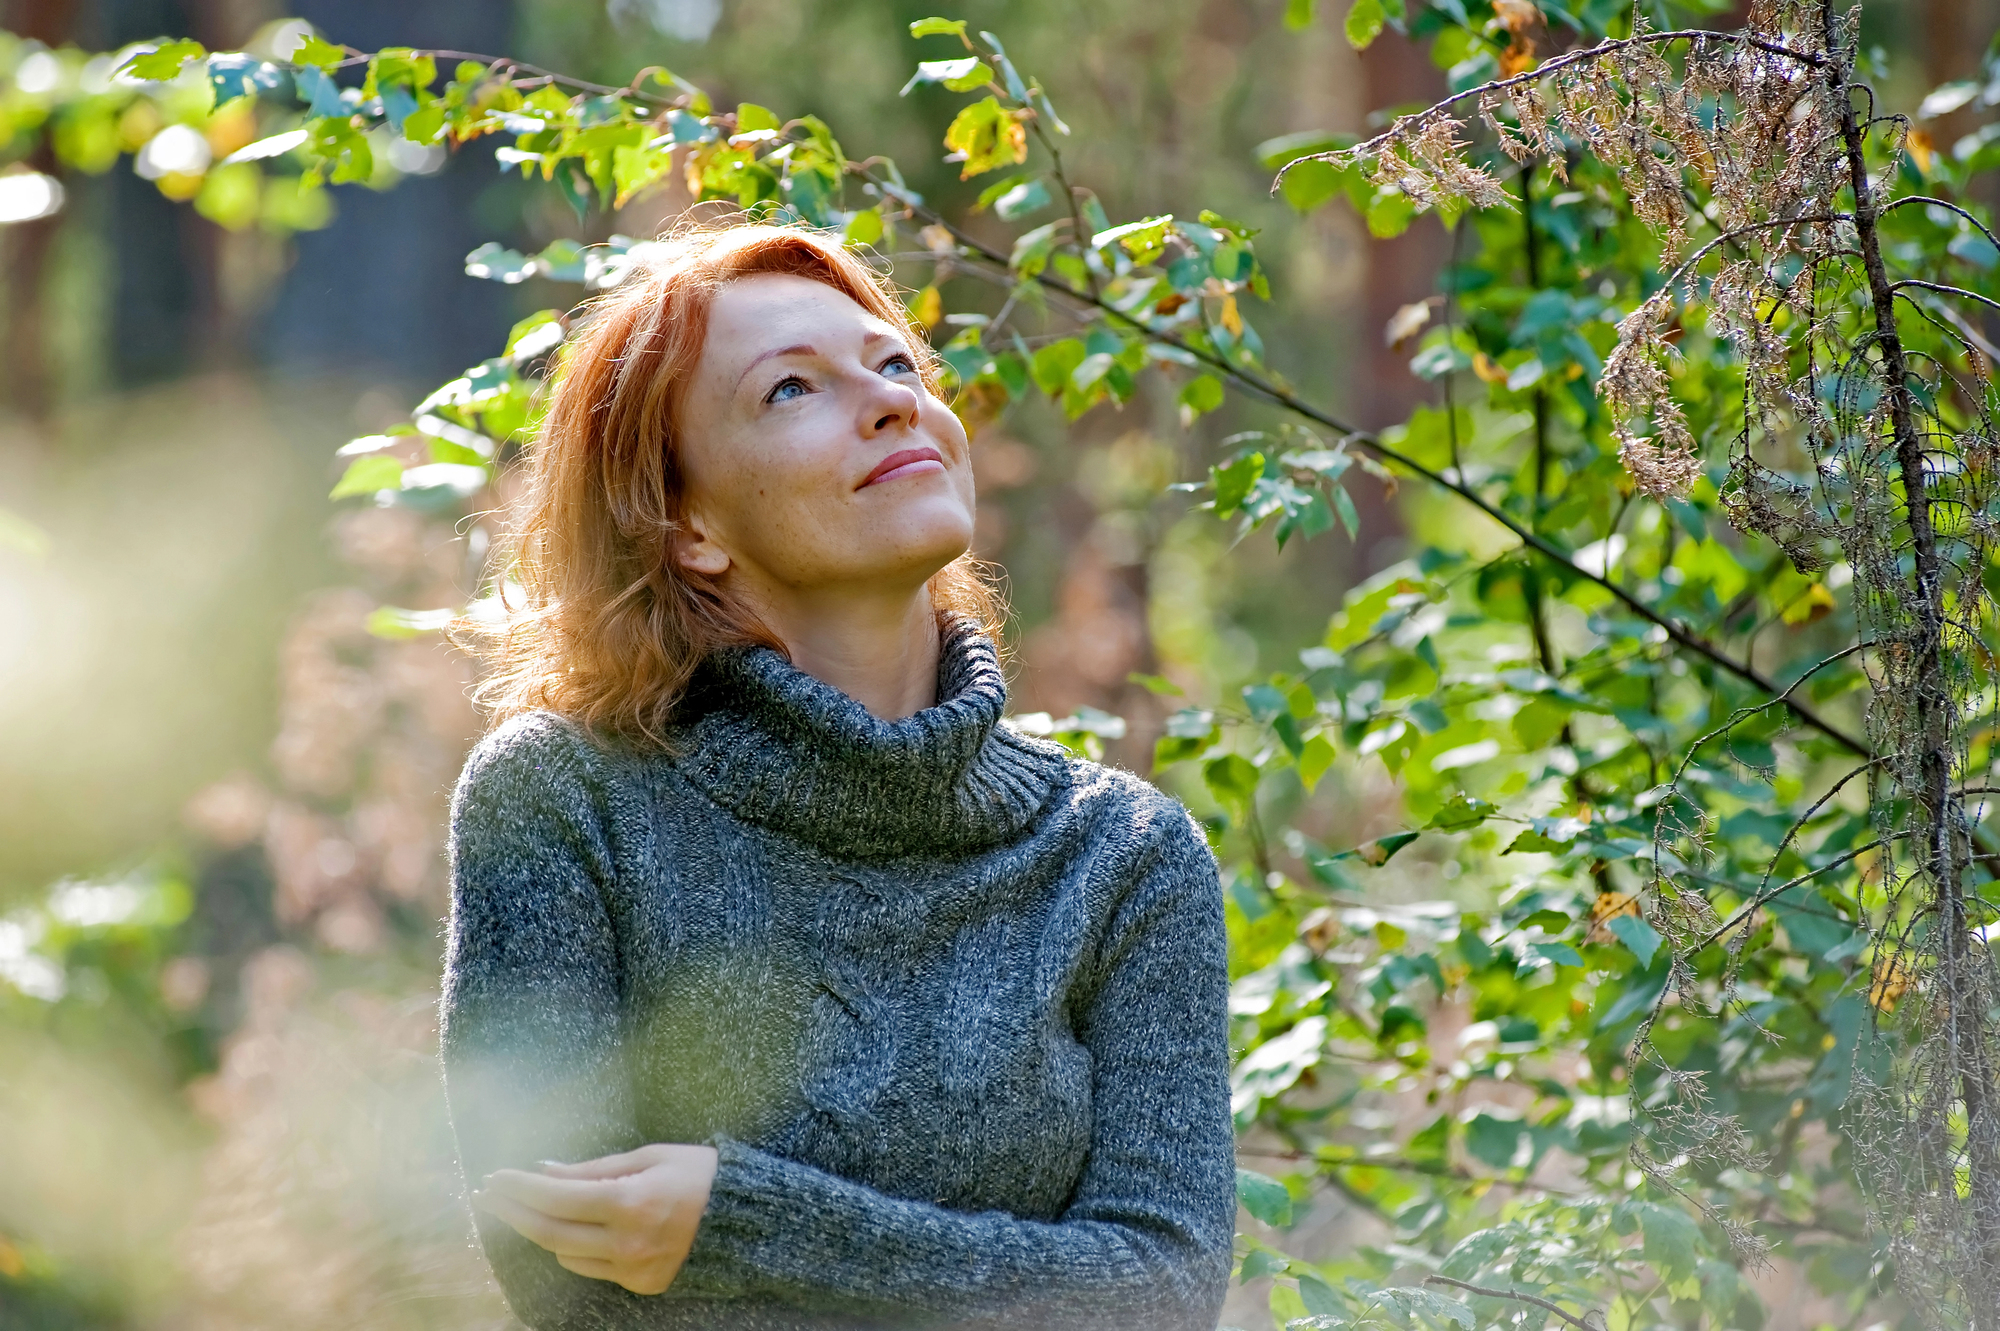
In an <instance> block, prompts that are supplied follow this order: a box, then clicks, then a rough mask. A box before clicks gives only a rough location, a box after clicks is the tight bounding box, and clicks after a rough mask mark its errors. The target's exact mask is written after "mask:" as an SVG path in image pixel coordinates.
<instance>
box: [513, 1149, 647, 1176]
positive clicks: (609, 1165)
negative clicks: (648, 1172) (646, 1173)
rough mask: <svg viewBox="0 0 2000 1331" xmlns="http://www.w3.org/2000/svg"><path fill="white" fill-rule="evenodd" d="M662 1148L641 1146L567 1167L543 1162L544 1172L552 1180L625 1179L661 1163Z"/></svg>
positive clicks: (557, 1163)
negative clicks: (628, 1175)
mask: <svg viewBox="0 0 2000 1331" xmlns="http://www.w3.org/2000/svg"><path fill="white" fill-rule="evenodd" d="M660 1154H661V1148H660V1147H659V1146H657V1145H654V1146H641V1147H640V1148H639V1149H638V1150H636V1151H625V1152H622V1153H620V1154H618V1155H601V1156H599V1157H597V1159H595V1160H580V1161H578V1162H577V1163H576V1164H573V1165H565V1164H562V1163H560V1162H558V1161H555V1160H544V1161H542V1162H541V1166H542V1172H543V1173H544V1174H547V1175H548V1176H549V1177H551V1178H571V1179H607V1178H624V1177H625V1176H626V1175H627V1174H636V1173H638V1172H639V1171H640V1170H642V1169H650V1168H651V1167H652V1166H654V1165H656V1164H658V1163H659V1159H660Z"/></svg>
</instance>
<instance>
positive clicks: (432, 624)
mask: <svg viewBox="0 0 2000 1331" xmlns="http://www.w3.org/2000/svg"><path fill="white" fill-rule="evenodd" d="M457 618H458V611H456V610H452V609H450V608H446V609H443V610H405V609H403V608H402V607H401V606H394V605H383V606H377V607H376V608H375V609H373V610H371V611H370V612H369V613H368V618H367V619H366V620H365V621H364V626H365V627H366V628H367V630H368V632H370V633H372V634H374V635H375V636H376V637H378V638H391V639H398V638H414V637H417V636H418V635H420V634H424V633H436V632H438V631H440V630H442V629H447V628H450V627H451V622H452V621H453V620H454V619H457Z"/></svg>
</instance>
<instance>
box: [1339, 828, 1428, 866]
mask: <svg viewBox="0 0 2000 1331" xmlns="http://www.w3.org/2000/svg"><path fill="white" fill-rule="evenodd" d="M1417 835H1418V834H1417V833H1415V832H1391V833H1390V834H1389V835H1388V836H1385V837H1378V838H1376V839H1375V840H1373V841H1368V842H1364V843H1362V844H1361V845H1359V846H1356V847H1355V848H1354V849H1353V850H1344V851H1342V852H1341V853H1340V854H1338V855H1336V856H1334V857H1333V858H1334V859H1337V860H1340V859H1347V858H1350V857H1352V858H1354V859H1357V860H1360V861H1361V862H1362V863H1363V864H1367V865H1371V866H1373V867H1374V868H1377V869H1379V868H1381V867H1382V866H1383V865H1385V864H1387V863H1388V862H1389V861H1390V860H1392V859H1394V858H1396V852H1397V851H1399V850H1401V849H1402V848H1403V847H1405V846H1407V845H1409V844H1410V843H1411V842H1412V841H1415V840H1416V839H1417Z"/></svg>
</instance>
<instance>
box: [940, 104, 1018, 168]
mask: <svg viewBox="0 0 2000 1331" xmlns="http://www.w3.org/2000/svg"><path fill="white" fill-rule="evenodd" d="M944 146H945V147H947V148H949V149H951V153H952V155H951V160H952V161H957V162H963V163H965V166H964V168H963V169H962V170H960V171H959V173H958V178H959V179H960V180H970V179H971V178H972V177H974V176H976V175H980V174H982V173H983V172H987V171H991V170H993V169H994V168H995V167H1001V166H1013V165H1015V164H1016V163H1019V162H1025V161H1027V160H1028V131H1027V130H1026V129H1024V128H1023V127H1022V125H1021V121H1020V118H1019V117H1018V116H1016V115H1015V114H1014V113H1013V112H1011V111H1009V110H1008V109H1007V108H1006V107H1004V106H1002V105H1000V101H999V99H998V98H995V97H985V98H982V99H980V100H979V101H976V102H974V103H973V104H972V105H971V106H968V107H966V108H965V109H964V110H963V111H960V112H959V113H958V116H957V118H956V119H954V120H953V121H952V122H951V127H950V128H949V129H947V130H946V131H945V132H944Z"/></svg>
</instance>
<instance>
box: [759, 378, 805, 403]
mask: <svg viewBox="0 0 2000 1331" xmlns="http://www.w3.org/2000/svg"><path fill="white" fill-rule="evenodd" d="M805 391H806V381H805V380H803V379H800V378H797V377H793V378H790V379H785V380H782V381H780V382H779V384H778V386H777V387H776V388H774V389H772V390H771V391H770V392H769V393H767V394H765V396H764V400H765V401H766V402H789V401H791V400H792V399H793V398H795V397H800V396H802V395H803V394H804V393H805Z"/></svg>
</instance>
